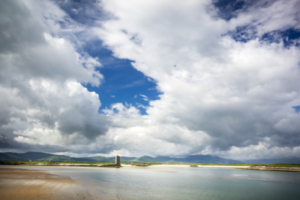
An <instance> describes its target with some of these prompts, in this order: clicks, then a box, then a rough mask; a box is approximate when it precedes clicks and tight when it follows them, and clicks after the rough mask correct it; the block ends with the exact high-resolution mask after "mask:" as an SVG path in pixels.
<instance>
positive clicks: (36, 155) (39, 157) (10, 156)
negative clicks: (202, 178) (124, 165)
mask: <svg viewBox="0 0 300 200" xmlns="http://www.w3.org/2000/svg"><path fill="white" fill-rule="evenodd" d="M0 160H2V161H4V160H5V161H30V160H31V161H61V162H103V163H105V162H107V163H109V162H114V161H115V157H104V156H95V157H83V158H75V157H70V156H64V155H54V154H48V153H41V152H27V153H0ZM121 162H128V163H131V162H133V163H145V162H148V163H207V164H208V163H217V164H233V163H241V162H240V161H237V160H230V159H225V158H221V157H218V156H210V155H192V156H187V157H185V158H173V157H168V156H158V157H151V156H142V157H139V158H137V157H124V156H121Z"/></svg>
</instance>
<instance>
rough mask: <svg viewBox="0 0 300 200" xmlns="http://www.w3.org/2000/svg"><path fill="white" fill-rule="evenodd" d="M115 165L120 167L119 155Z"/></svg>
mask: <svg viewBox="0 0 300 200" xmlns="http://www.w3.org/2000/svg"><path fill="white" fill-rule="evenodd" d="M115 164H116V165H117V166H120V156H118V155H116V160H115Z"/></svg>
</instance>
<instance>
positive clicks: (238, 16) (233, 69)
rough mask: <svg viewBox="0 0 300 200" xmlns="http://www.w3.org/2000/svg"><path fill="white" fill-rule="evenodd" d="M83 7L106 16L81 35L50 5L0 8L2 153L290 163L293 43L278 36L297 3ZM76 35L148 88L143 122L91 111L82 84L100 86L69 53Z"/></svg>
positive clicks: (134, 113)
mask: <svg viewBox="0 0 300 200" xmlns="http://www.w3.org/2000/svg"><path fill="white" fill-rule="evenodd" d="M91 3H93V7H95V8H97V9H99V10H102V11H105V13H106V14H107V13H109V15H106V16H110V17H109V18H105V19H103V18H97V17H95V18H94V19H95V20H94V21H93V23H92V25H89V26H85V25H84V24H82V23H78V22H75V21H73V20H72V19H71V18H70V16H68V14H66V13H65V12H64V11H63V10H62V9H60V8H59V6H61V5H62V2H59V4H58V3H56V2H55V1H54V2H52V1H49V2H48V1H45V2H43V3H41V2H40V3H36V1H24V2H22V1H7V2H5V3H2V4H3V6H2V5H1V6H0V8H1V9H2V10H1V12H0V13H1V15H2V16H3V17H2V16H1V18H0V20H1V21H0V26H1V28H0V29H1V37H0V38H1V40H0V44H1V45H0V53H1V54H0V63H1V64H0V66H1V72H0V76H1V79H0V81H1V86H0V93H1V95H0V96H1V97H0V103H1V107H0V109H1V112H0V113H1V116H0V130H1V132H0V133H1V138H0V144H1V146H2V148H3V149H4V148H6V149H9V148H11V149H22V148H23V149H26V148H27V149H28V148H29V146H30V148H33V147H34V148H37V149H43V148H45V149H49V151H50V150H51V151H56V152H62V151H65V152H73V153H103V154H110V153H112V152H118V153H119V154H122V153H123V154H124V155H134V156H138V155H145V154H147V155H178V156H182V155H188V154H214V155H221V156H224V157H230V158H234V159H253V158H263V157H268V158H275V157H288V156H298V155H299V153H300V123H299V122H300V115H299V113H297V112H295V110H294V109H293V106H298V105H300V88H299V87H298V86H299V85H300V79H299V78H300V68H299V63H300V57H299V53H300V52H299V46H298V44H299V39H293V40H288V39H286V38H285V37H283V36H282V33H284V32H286V31H289V30H293V31H299V28H300V27H299V20H300V16H299V13H298V11H297V8H298V7H299V1H298V0H289V1H281V0H278V1H267V0H266V1H243V6H241V7H232V6H230V4H229V5H227V6H222V7H220V6H219V7H218V5H219V4H218V3H220V2H219V1H211V0H205V1H196V0H187V1H171V0H164V1H153V0H152V1H138V0H131V1H130V2H128V1H126V2H125V1H122V0H103V1H101V2H98V1H94V2H91ZM232 5H233V4H232ZM11 10H14V12H11ZM12 13H17V15H15V14H12ZM91 13H92V14H93V15H98V14H97V12H96V14H95V12H91ZM89 19H91V18H89ZM61 24H63V25H64V26H62V25H61ZM76 32H81V33H83V34H86V33H87V32H88V33H89V36H90V37H97V38H98V39H100V40H101V41H103V44H104V45H105V46H106V47H107V48H109V49H110V50H111V51H112V52H113V54H114V56H115V57H118V58H122V59H129V60H132V61H134V62H133V64H132V65H133V67H135V68H136V69H137V70H139V71H141V72H142V73H144V74H145V75H146V76H148V77H150V78H152V79H153V80H154V81H155V82H156V84H157V88H156V89H157V90H159V91H160V92H161V94H160V96H159V98H160V99H159V100H155V101H151V100H150V101H149V104H150V106H149V107H147V108H146V112H147V115H141V113H140V111H139V110H138V108H136V107H134V106H132V105H128V104H127V105H123V104H122V103H117V104H114V105H112V106H111V108H108V109H103V110H102V111H103V113H104V114H99V113H98V109H99V107H100V108H101V103H100V100H99V96H98V94H96V93H93V92H89V91H88V90H87V89H86V88H85V87H84V86H83V85H84V84H85V83H90V84H94V85H96V86H99V87H101V80H102V79H103V78H104V79H105V77H103V76H102V75H101V74H100V73H99V70H97V68H99V67H100V66H101V64H100V63H99V61H98V60H97V59H96V58H93V57H91V56H89V55H88V54H87V53H82V52H80V51H79V50H78V49H79V46H80V43H81V42H84V40H81V39H82V38H78V37H76V34H74V33H76ZM74 38H75V39H74ZM79 52H80V53H79ZM100 71H101V69H100ZM100 96H101V94H100ZM142 97H143V98H144V99H145V100H146V99H147V98H145V97H144V96H142ZM83 149H84V152H83Z"/></svg>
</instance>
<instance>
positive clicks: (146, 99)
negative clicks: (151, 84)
mask: <svg viewBox="0 0 300 200" xmlns="http://www.w3.org/2000/svg"><path fill="white" fill-rule="evenodd" d="M140 96H141V97H142V98H143V100H144V101H149V99H148V97H147V96H146V95H144V94H140Z"/></svg>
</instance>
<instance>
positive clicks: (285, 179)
mask: <svg viewBox="0 0 300 200" xmlns="http://www.w3.org/2000/svg"><path fill="white" fill-rule="evenodd" d="M31 169H32V168H31ZM35 169H42V170H47V171H49V172H51V173H55V174H59V175H67V176H70V177H71V178H72V179H75V180H77V181H79V182H81V183H83V187H85V188H86V189H87V190H89V192H91V193H93V194H94V195H96V196H97V195H99V196H101V197H104V196H105V197H108V198H109V199H122V200H141V199H142V200H150V199H151V200H162V199H163V200H184V199H187V200H199V199H203V200H219V199H222V200H242V199H243V200H248V199H249V200H250V199H251V200H253V199H255V200H260V199H263V200H277V199H278V200H283V199H288V200H293V199H295V200H299V199H300V172H274V171H257V170H242V169H213V168H180V167H176V168H175V167H173V168H172V167H148V168H143V167H122V168H119V169H117V168H106V169H103V168H101V169H99V168H51V167H40V168H35Z"/></svg>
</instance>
